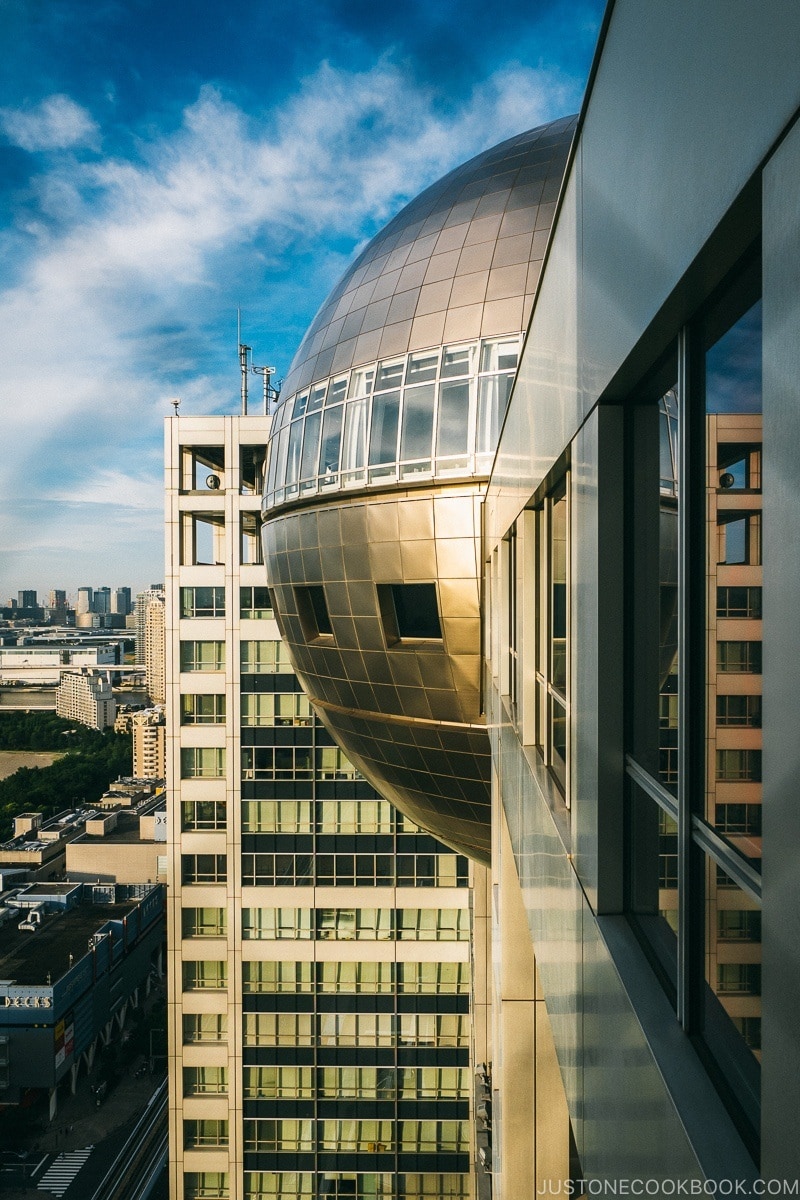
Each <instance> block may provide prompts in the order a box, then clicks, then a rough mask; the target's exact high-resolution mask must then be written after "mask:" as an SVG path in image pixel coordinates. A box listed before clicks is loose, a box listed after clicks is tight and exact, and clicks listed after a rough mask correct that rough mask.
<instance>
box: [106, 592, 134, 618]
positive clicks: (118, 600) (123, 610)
mask: <svg viewBox="0 0 800 1200" xmlns="http://www.w3.org/2000/svg"><path fill="white" fill-rule="evenodd" d="M111 611H112V613H119V614H120V616H123V617H127V615H128V613H129V612H130V611H131V589H130V588H129V587H121V588H115V589H114V591H113V592H112V593H111Z"/></svg>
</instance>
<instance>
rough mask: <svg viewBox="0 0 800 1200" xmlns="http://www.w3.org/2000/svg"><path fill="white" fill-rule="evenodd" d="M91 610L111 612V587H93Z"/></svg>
mask: <svg viewBox="0 0 800 1200" xmlns="http://www.w3.org/2000/svg"><path fill="white" fill-rule="evenodd" d="M92 612H96V613H107V612H111V588H110V587H101V588H95V593H94V600H93V601H92Z"/></svg>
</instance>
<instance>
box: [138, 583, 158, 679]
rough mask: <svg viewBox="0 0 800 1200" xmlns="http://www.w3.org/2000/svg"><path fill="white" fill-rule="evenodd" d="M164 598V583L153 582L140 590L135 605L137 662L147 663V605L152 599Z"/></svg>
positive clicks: (142, 664)
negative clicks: (144, 589) (142, 590)
mask: <svg viewBox="0 0 800 1200" xmlns="http://www.w3.org/2000/svg"><path fill="white" fill-rule="evenodd" d="M163 598H164V585H163V584H151V585H150V587H149V588H147V590H146V591H144V592H138V593H137V596H136V602H135V604H134V607H133V611H134V615H135V618H136V662H137V663H139V664H140V665H141V666H144V665H145V645H146V629H147V606H148V604H149V603H150V601H151V600H159V599H162V600H163Z"/></svg>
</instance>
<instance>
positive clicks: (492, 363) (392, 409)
mask: <svg viewBox="0 0 800 1200" xmlns="http://www.w3.org/2000/svg"><path fill="white" fill-rule="evenodd" d="M519 343H520V338H519V335H518V334H512V335H510V336H508V337H504V338H488V339H484V340H483V341H482V342H471V343H467V344H465V345H455V346H444V347H442V348H441V350H440V349H439V348H436V349H432V350H424V351H417V352H415V353H413V354H407V355H402V356H399V357H397V358H392V359H384V360H382V361H380V362H377V363H371V364H369V365H368V366H364V367H357V368H355V369H354V370H352V371H350V372H348V373H346V374H343V375H338V376H336V377H335V378H332V379H329V380H324V381H322V382H320V383H317V384H314V385H313V387H312V388H311V389H310V390H306V391H303V392H300V393H298V394H297V395H296V396H294V397H289V398H287V400H286V401H285V402H284V403H283V404H282V405H281V406H280V408H279V409H278V411H277V413H276V414H275V420H274V424H273V430H272V436H271V438H270V444H269V464H268V468H267V472H266V486H265V502H266V505H267V506H268V507H269V506H271V505H275V504H281V503H283V502H284V501H285V500H290V499H292V498H293V497H295V496H297V495H298V494H303V495H306V494H308V493H313V492H316V491H320V490H327V489H330V488H336V487H342V488H348V487H363V486H365V485H369V484H371V483H376V484H378V483H381V482H385V481H386V480H387V479H392V480H394V479H397V480H400V479H407V478H409V477H410V476H425V475H427V476H430V477H434V476H436V475H437V474H440V473H442V474H447V475H451V476H452V475H454V474H457V475H465V474H466V475H474V474H480V475H486V474H488V472H489V470H490V469H491V464H492V458H493V457H494V452H495V449H496V447H497V442H498V439H499V434H500V428H501V426H502V423H503V418H504V416H505V412H506V408H507V405H508V397H509V395H510V392H511V386H512V383H513V379H514V372H515V370H516V366H517V360H518V357H519Z"/></svg>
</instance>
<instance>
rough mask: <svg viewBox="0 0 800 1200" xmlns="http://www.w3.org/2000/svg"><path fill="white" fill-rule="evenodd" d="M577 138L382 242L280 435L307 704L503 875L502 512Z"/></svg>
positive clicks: (376, 774) (483, 171)
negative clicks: (497, 544)
mask: <svg viewBox="0 0 800 1200" xmlns="http://www.w3.org/2000/svg"><path fill="white" fill-rule="evenodd" d="M574 129H575V120H574V118H568V119H564V120H560V121H556V122H553V123H552V124H550V125H545V126H542V127H540V128H539V129H534V130H532V131H530V132H528V133H524V134H521V135H519V136H518V137H515V138H512V139H510V140H509V141H506V142H503V143H501V145H499V146H496V147H495V148H494V149H492V150H488V151H486V152H485V153H484V154H480V155H478V157H477V158H474V159H472V160H471V161H470V162H468V163H465V164H464V165H463V166H461V167H458V168H457V169H456V170H455V171H451V172H450V174H448V175H446V176H445V177H444V178H443V179H442V180H440V181H439V182H438V183H436V184H434V185H433V186H432V187H430V188H428V189H427V190H426V191H424V192H423V193H422V194H421V195H420V196H418V197H417V199H416V200H413V201H412V202H411V203H410V204H409V205H407V207H406V208H405V209H403V211H402V212H401V213H399V214H398V216H397V217H395V218H394V220H392V221H391V222H390V223H389V224H388V225H387V226H386V228H385V229H384V230H383V231H382V232H381V233H379V234H378V235H377V237H375V238H374V239H373V241H372V242H371V243H370V244H369V246H367V248H366V250H365V251H364V252H363V253H362V254H361V256H360V257H359V258H358V259H357V260H356V262H355V263H354V264H353V266H352V267H351V268H350V269H349V270H348V271H347V272H346V273H345V275H344V276H343V278H342V280H341V281H340V282H339V284H338V285H337V286H336V287H335V288H334V290H333V292H332V293H331V295H330V297H329V298H328V300H327V301H326V302H325V304H324V305H323V306H322V308H321V309H320V312H319V313H318V315H317V317H316V318H315V320H314V322H313V323H312V325H311V327H310V329H309V331H308V333H307V334H306V336H305V338H304V339H303V342H302V344H301V346H300V349H299V350H298V352H297V355H296V356H295V359H294V362H293V363H292V366H291V369H290V372H289V375H288V377H287V381H286V384H285V386H284V390H283V396H282V400H281V404H280V406H279V408H278V410H277V412H276V415H275V418H274V424H273V428H272V432H271V437H270V449H269V462H268V466H267V472H266V484H265V496H264V509H263V513H264V534H263V536H264V550H265V560H266V564H267V573H268V582H269V585H270V588H271V589H272V594H273V603H274V606H275V612H276V617H277V620H278V623H279V627H280V630H281V633H282V635H283V637H284V638H285V640H286V642H287V645H288V647H289V652H290V655H291V658H292V661H293V663H294V666H295V669H296V671H297V674H298V677H299V679H300V681H301V683H302V686H303V687H304V689H305V690H306V692H307V693H308V695H309V696H310V698H311V700H312V701H313V703H314V706H315V708H316V710H317V711H318V713H319V715H320V716H321V718H322V720H323V721H324V722H325V724H326V726H327V727H328V729H329V730H330V732H331V733H332V735H333V737H334V738H335V739H336V741H337V742H338V743H339V745H340V746H341V747H342V748H343V750H344V751H345V752H346V754H347V755H348V757H349V758H350V759H351V760H352V762H353V763H354V764H355V765H356V767H358V769H359V770H360V771H361V772H362V773H363V774H364V776H365V777H366V778H367V779H368V780H369V782H370V783H371V784H372V785H373V786H374V787H375V788H376V789H377V790H378V791H379V792H380V793H381V794H382V795H384V796H385V797H386V798H387V799H388V800H390V801H391V802H392V803H394V804H396V805H397V807H398V808H400V809H401V810H402V811H403V812H405V813H406V814H407V815H408V816H409V817H411V819H412V820H414V821H415V822H416V823H417V824H418V825H420V826H422V827H423V828H424V829H426V830H428V831H429V832H430V833H432V834H434V835H435V836H436V837H437V838H439V839H441V840H442V841H443V842H445V843H446V844H447V845H449V846H451V847H453V848H454V849H457V850H458V851H460V852H461V853H465V854H468V855H470V856H471V857H473V858H476V859H478V860H480V861H483V862H488V860H489V853H490V797H489V740H488V736H487V733H486V725H485V719H484V716H483V704H482V688H481V628H480V609H479V594H480V578H481V555H480V529H481V503H482V499H483V495H484V491H485V485H486V480H487V478H488V475H489V471H490V469H491V463H492V459H493V456H494V452H495V449H496V446H497V439H498V435H499V430H500V425H501V424H502V420H503V416H504V414H505V408H506V404H507V401H508V396H509V392H510V389H511V385H512V382H513V378H514V372H515V369H516V365H517V360H518V355H519V350H520V347H521V342H522V334H523V331H524V329H525V327H526V325H527V322H528V319H529V317H530V312H531V307H532V304H533V298H534V295H535V291H536V287H537V283H538V279H539V273H540V269H541V265H542V258H543V255H544V250H545V246H546V242H547V238H548V235H549V231H550V226H551V223H552V219H553V214H554V210H555V203H556V199H557V196H558V192H559V189H560V186H561V180H562V178H563V174H564V169H565V166H566V161H567V155H568V152H569V146H570V142H571V139H572V135H573V133H574Z"/></svg>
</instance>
